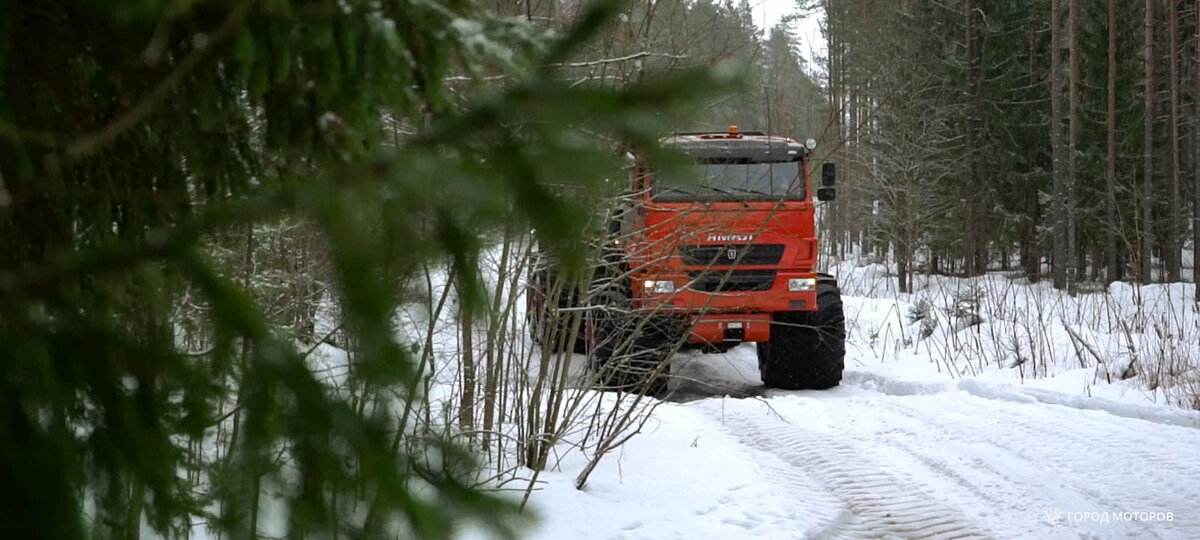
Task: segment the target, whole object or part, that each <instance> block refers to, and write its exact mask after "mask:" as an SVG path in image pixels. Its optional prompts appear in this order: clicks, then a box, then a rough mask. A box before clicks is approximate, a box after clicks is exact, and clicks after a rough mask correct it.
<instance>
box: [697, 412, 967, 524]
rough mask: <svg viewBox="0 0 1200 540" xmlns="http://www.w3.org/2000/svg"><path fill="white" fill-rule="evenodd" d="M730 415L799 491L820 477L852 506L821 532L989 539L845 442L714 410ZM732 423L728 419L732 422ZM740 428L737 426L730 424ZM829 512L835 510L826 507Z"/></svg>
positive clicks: (737, 434) (774, 420)
mask: <svg viewBox="0 0 1200 540" xmlns="http://www.w3.org/2000/svg"><path fill="white" fill-rule="evenodd" d="M713 403H719V402H716V401H715V400H713V401H706V402H703V403H702V407H703V408H704V409H705V410H706V411H707V412H709V413H710V414H712V415H714V416H716V417H717V418H718V421H719V420H720V418H722V417H724V422H723V423H722V425H723V426H725V430H726V431H727V432H728V433H730V434H731V435H732V436H733V437H734V438H735V439H737V440H739V441H740V442H741V443H742V444H744V445H746V446H748V447H751V448H754V449H756V450H758V451H759V452H760V453H765V454H769V455H771V456H774V457H775V458H777V459H778V461H779V462H781V463H782V464H783V465H785V466H775V467H769V469H771V470H769V471H768V472H769V473H774V474H773V475H772V476H773V477H775V478H778V479H779V480H780V481H781V483H783V484H785V485H786V486H787V487H788V488H789V489H790V490H791V491H792V492H794V493H796V495H797V496H800V497H804V496H805V495H806V494H811V492H812V491H813V489H814V488H813V487H812V481H813V480H815V481H816V482H817V483H818V484H819V486H820V487H819V488H817V489H823V490H824V491H825V492H827V493H828V494H830V495H833V496H834V497H836V498H837V499H838V500H840V501H841V503H842V504H843V505H844V508H845V510H847V511H848V513H847V512H846V511H842V512H834V513H833V517H832V519H831V520H830V522H829V523H827V524H824V530H822V531H821V532H820V533H819V534H818V535H817V536H836V537H841V538H940V539H956V538H988V537H989V535H988V534H987V533H986V532H984V531H983V529H981V528H980V527H979V526H978V525H977V524H976V523H975V522H974V521H973V520H971V519H970V518H968V517H967V516H966V515H965V514H963V513H962V512H961V511H960V510H959V509H958V508H955V507H954V506H951V505H949V504H947V503H945V502H942V501H939V500H937V499H936V498H934V497H933V496H931V495H929V494H928V493H926V492H924V491H923V490H921V489H920V488H919V487H918V486H917V485H914V484H911V483H909V482H907V481H905V480H903V479H900V478H897V477H895V476H893V475H891V474H889V473H887V472H885V471H883V470H882V469H880V468H879V467H877V466H874V464H873V463H872V462H871V461H867V460H864V459H862V457H861V456H860V455H859V453H858V452H856V451H855V449H854V448H853V447H852V446H851V445H849V444H846V443H845V442H842V441H838V440H834V439H830V438H829V437H827V436H825V435H822V434H820V433H818V432H813V431H808V430H805V429H802V428H799V427H797V426H795V425H792V424H788V423H787V422H786V421H785V420H784V419H782V418H778V417H765V416H760V415H751V414H746V413H743V412H740V411H739V410H738V409H739V408H731V409H726V410H724V411H721V410H716V411H714V410H713V405H712V404H713ZM726 423H728V424H726ZM729 425H732V426H734V427H733V428H731V427H728V426H729ZM826 510H827V511H828V510H829V509H828V508H827V509H826Z"/></svg>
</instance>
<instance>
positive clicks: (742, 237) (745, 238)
mask: <svg viewBox="0 0 1200 540" xmlns="http://www.w3.org/2000/svg"><path fill="white" fill-rule="evenodd" d="M706 240H708V241H709V242H749V241H750V240H751V237H750V235H748V234H715V233H714V234H710V235H708V238H707V239H706Z"/></svg>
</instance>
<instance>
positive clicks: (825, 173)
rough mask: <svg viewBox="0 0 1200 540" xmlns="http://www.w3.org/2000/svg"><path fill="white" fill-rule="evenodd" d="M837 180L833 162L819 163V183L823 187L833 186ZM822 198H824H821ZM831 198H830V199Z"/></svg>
mask: <svg viewBox="0 0 1200 540" xmlns="http://www.w3.org/2000/svg"><path fill="white" fill-rule="evenodd" d="M836 180H837V169H836V167H835V166H834V164H833V163H826V164H824V165H821V185H822V186H825V187H833V184H834V183H835V181H836ZM822 200H824V199H822ZM830 200H832V199H830Z"/></svg>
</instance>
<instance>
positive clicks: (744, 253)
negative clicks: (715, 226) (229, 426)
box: [679, 244, 783, 267]
mask: <svg viewBox="0 0 1200 540" xmlns="http://www.w3.org/2000/svg"><path fill="white" fill-rule="evenodd" d="M679 255H680V256H681V257H682V258H683V264H685V265H687V266H717V267H719V266H730V265H732V264H734V262H737V264H739V265H754V264H778V263H779V259H781V258H783V244H726V245H721V246H715V245H709V246H683V247H681V248H679ZM730 255H733V257H730Z"/></svg>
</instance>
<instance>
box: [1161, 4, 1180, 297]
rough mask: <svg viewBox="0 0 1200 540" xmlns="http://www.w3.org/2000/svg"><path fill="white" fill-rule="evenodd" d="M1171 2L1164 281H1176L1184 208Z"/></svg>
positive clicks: (1175, 12)
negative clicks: (1168, 204) (1167, 224)
mask: <svg viewBox="0 0 1200 540" xmlns="http://www.w3.org/2000/svg"><path fill="white" fill-rule="evenodd" d="M1168 2H1169V3H1170V9H1169V13H1170V19H1171V20H1170V32H1171V36H1170V37H1169V38H1168V42H1169V43H1170V45H1169V47H1170V49H1171V54H1170V56H1169V57H1168V58H1167V60H1168V61H1169V62H1170V63H1171V113H1170V115H1169V116H1170V119H1171V151H1170V156H1171V208H1170V209H1169V211H1168V212H1167V216H1168V219H1169V220H1170V228H1169V229H1168V233H1167V245H1166V247H1165V248H1164V249H1163V252H1164V254H1165V257H1164V258H1165V259H1166V263H1167V281H1170V282H1178V281H1179V266H1180V259H1181V258H1182V255H1183V253H1182V246H1181V244H1182V241H1181V239H1182V233H1181V232H1180V225H1181V224H1180V222H1179V221H1180V220H1181V219H1182V217H1181V214H1182V210H1183V203H1182V201H1181V199H1180V196H1179V175H1180V171H1179V153H1180V151H1181V150H1182V147H1181V146H1180V144H1179V90H1180V82H1179V62H1180V61H1182V59H1181V58H1179V1H1178V0H1168Z"/></svg>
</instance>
